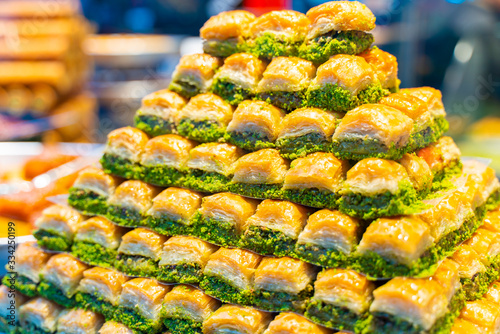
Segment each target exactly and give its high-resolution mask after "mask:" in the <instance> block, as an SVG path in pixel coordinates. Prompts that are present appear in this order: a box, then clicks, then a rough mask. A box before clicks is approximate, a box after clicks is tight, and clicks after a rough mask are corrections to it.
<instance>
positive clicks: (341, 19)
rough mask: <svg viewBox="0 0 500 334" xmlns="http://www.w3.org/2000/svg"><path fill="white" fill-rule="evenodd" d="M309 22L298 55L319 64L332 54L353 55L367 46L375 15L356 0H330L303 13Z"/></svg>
mask: <svg viewBox="0 0 500 334" xmlns="http://www.w3.org/2000/svg"><path fill="white" fill-rule="evenodd" d="M307 17H308V18H309V20H310V21H311V24H310V25H309V28H308V31H307V37H306V40H305V43H304V44H303V45H302V46H301V47H300V57H302V58H305V59H308V60H311V61H312V62H314V63H315V64H321V63H324V62H326V61H328V59H329V58H330V57H331V56H333V55H336V54H349V55H355V54H358V53H361V52H362V51H364V50H366V49H367V48H369V47H370V45H371V44H372V43H373V35H372V34H370V33H369V31H371V30H373V29H374V28H375V16H374V15H373V13H372V12H371V11H370V9H369V8H368V7H366V5H364V4H362V3H360V2H358V1H330V2H327V3H324V4H321V5H319V6H316V7H313V8H311V9H310V10H309V11H308V12H307Z"/></svg>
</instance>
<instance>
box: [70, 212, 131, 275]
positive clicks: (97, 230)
mask: <svg viewBox="0 0 500 334" xmlns="http://www.w3.org/2000/svg"><path fill="white" fill-rule="evenodd" d="M126 232H127V230H126V229H124V228H123V227H120V226H118V225H115V224H113V223H112V222H110V221H109V220H108V219H106V218H104V217H98V216H96V217H92V218H89V219H87V220H84V221H83V222H81V223H80V224H79V225H78V231H76V234H75V239H74V242H73V246H71V254H73V255H74V256H75V257H77V258H79V259H80V260H82V261H83V262H85V263H88V264H91V265H93V266H101V267H108V268H109V267H112V266H113V263H114V261H115V259H116V256H117V249H118V246H119V245H120V241H121V238H122V236H123V235H124V234H125V233H126Z"/></svg>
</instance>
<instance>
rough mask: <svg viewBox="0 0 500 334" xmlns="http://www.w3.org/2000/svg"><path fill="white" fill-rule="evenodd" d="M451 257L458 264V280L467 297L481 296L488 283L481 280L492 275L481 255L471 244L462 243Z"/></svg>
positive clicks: (476, 297)
mask: <svg viewBox="0 0 500 334" xmlns="http://www.w3.org/2000/svg"><path fill="white" fill-rule="evenodd" d="M451 259H452V260H453V261H455V262H456V263H457V264H458V266H459V268H458V272H459V275H460V281H461V282H462V285H463V288H464V291H465V292H466V294H467V299H468V300H471V299H472V300H474V299H478V298H481V297H482V296H483V294H484V293H485V292H486V291H487V289H488V284H484V283H483V282H482V280H483V279H486V278H487V277H488V276H489V275H492V272H491V271H490V272H489V273H488V271H489V270H488V267H486V266H485V265H484V263H483V261H482V259H481V256H480V255H479V254H478V253H477V252H476V251H475V250H474V249H473V248H472V247H471V246H469V245H467V244H463V245H461V246H460V248H459V249H458V250H457V251H456V252H455V253H454V254H453V255H452V256H451Z"/></svg>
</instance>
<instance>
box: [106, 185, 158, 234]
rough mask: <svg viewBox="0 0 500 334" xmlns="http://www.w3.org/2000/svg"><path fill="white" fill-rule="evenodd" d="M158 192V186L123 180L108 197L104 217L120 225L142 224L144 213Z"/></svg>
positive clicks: (144, 221)
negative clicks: (106, 210)
mask: <svg viewBox="0 0 500 334" xmlns="http://www.w3.org/2000/svg"><path fill="white" fill-rule="evenodd" d="M159 192H160V189H159V188H156V187H154V186H152V185H150V184H147V183H145V182H142V181H136V180H129V181H125V182H123V183H122V184H120V185H119V186H118V187H117V188H116V190H115V193H114V194H113V196H111V197H110V198H109V200H108V212H107V214H106V217H107V218H108V219H109V220H111V221H112V222H114V223H116V224H120V225H122V226H128V227H137V226H144V225H145V224H146V213H147V211H148V210H149V208H150V207H151V205H152V203H153V198H154V197H155V196H156V195H157V194H158V193H159Z"/></svg>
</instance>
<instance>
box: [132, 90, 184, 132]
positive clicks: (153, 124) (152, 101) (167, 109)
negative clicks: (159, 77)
mask: <svg viewBox="0 0 500 334" xmlns="http://www.w3.org/2000/svg"><path fill="white" fill-rule="evenodd" d="M185 104H186V100H185V99H184V98H183V97H182V96H180V95H179V94H177V93H174V92H172V91H170V90H168V89H162V90H159V91H157V92H153V93H151V94H149V95H146V97H144V98H143V99H142V105H141V108H140V109H139V110H137V113H136V114H135V118H134V124H135V127H136V128H138V129H139V130H142V131H144V132H145V133H147V134H148V135H149V136H151V137H155V136H161V135H166V134H169V133H175V132H176V131H177V124H178V121H179V113H180V110H181V109H182V107H184V105H185Z"/></svg>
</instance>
